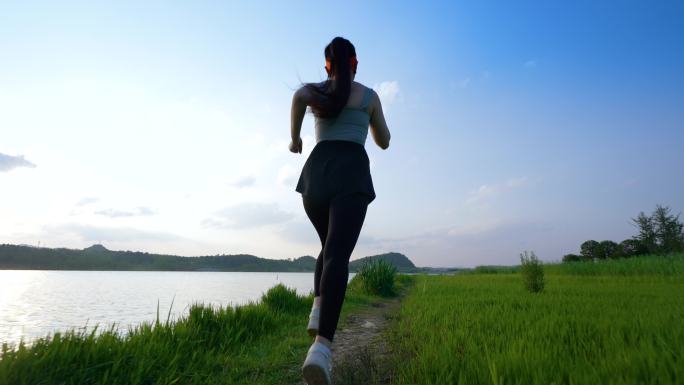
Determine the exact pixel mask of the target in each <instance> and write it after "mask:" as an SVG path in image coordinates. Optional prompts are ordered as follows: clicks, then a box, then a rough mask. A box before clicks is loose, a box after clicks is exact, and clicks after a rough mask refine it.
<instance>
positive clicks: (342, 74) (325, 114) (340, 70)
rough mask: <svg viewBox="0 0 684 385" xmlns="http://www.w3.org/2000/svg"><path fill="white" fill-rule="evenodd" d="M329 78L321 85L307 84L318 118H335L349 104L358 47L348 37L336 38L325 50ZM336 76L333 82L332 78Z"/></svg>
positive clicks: (312, 106)
mask: <svg viewBox="0 0 684 385" xmlns="http://www.w3.org/2000/svg"><path fill="white" fill-rule="evenodd" d="M323 53H324V55H325V61H326V68H328V79H327V80H326V81H325V82H324V83H323V85H322V86H319V85H317V84H315V83H308V84H306V85H305V87H307V88H308V89H310V90H311V91H313V92H312V94H313V95H314V97H313V98H312V99H313V100H312V102H311V110H312V111H313V114H314V115H315V116H316V117H318V118H334V117H337V115H339V114H340V112H341V111H342V109H343V108H344V106H346V105H347V101H348V100H349V94H350V93H351V73H350V72H351V70H354V72H356V63H357V61H356V49H355V48H354V45H353V44H352V43H351V42H350V41H349V40H347V39H345V38H342V37H336V38H334V39H333V40H332V41H331V42H330V44H328V45H327V46H326V47H325V50H324V51H323ZM332 77H335V83H334V84H333V83H332V81H331V78H332Z"/></svg>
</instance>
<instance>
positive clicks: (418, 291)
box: [388, 255, 684, 385]
mask: <svg viewBox="0 0 684 385" xmlns="http://www.w3.org/2000/svg"><path fill="white" fill-rule="evenodd" d="M545 269H546V271H547V273H546V288H545V290H544V292H542V293H539V294H532V293H529V292H527V291H526V290H524V288H523V283H522V278H521V276H520V274H519V273H515V272H513V273H512V272H510V271H516V270H510V271H508V272H506V271H501V270H500V269H481V270H480V274H478V271H477V270H476V271H475V272H473V273H472V274H457V275H453V276H419V277H417V280H416V284H415V286H414V287H413V289H412V290H411V292H410V294H409V295H408V296H407V297H406V298H405V299H404V300H403V303H402V307H401V310H400V313H399V314H398V315H397V318H396V319H395V321H394V323H393V326H392V328H391V330H389V332H388V336H389V337H388V338H389V339H390V342H391V345H392V347H393V350H394V357H393V359H394V360H396V363H397V364H396V368H397V378H396V381H395V382H393V383H395V384H434V385H443V384H521V385H522V384H524V385H532V384H649V385H651V384H682V383H684V255H677V256H673V257H641V258H633V259H629V260H627V259H626V260H615V261H606V262H602V263H575V264H559V265H551V266H546V267H545ZM482 272H486V273H488V274H482ZM492 273H495V274H492Z"/></svg>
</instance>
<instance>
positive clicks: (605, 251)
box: [599, 241, 620, 259]
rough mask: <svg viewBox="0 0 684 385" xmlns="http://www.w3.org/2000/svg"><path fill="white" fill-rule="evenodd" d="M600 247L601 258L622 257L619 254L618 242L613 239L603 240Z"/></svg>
mask: <svg viewBox="0 0 684 385" xmlns="http://www.w3.org/2000/svg"><path fill="white" fill-rule="evenodd" d="M599 249H600V253H601V257H600V258H601V259H607V258H611V259H612V258H619V257H620V255H619V254H618V252H619V250H620V248H619V247H618V244H617V243H615V242H613V241H601V243H600V247H599Z"/></svg>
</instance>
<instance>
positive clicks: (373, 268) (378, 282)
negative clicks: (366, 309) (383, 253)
mask: <svg viewBox="0 0 684 385" xmlns="http://www.w3.org/2000/svg"><path fill="white" fill-rule="evenodd" d="M396 275H397V268H396V267H394V265H392V264H391V263H389V262H387V261H384V260H382V259H372V260H370V261H368V262H365V263H364V264H363V265H361V268H360V269H359V271H358V272H357V273H356V276H357V277H360V279H361V284H362V287H363V290H364V291H365V292H366V293H368V294H373V295H380V296H383V297H389V296H392V295H394V294H395V287H394V277H395V276H396Z"/></svg>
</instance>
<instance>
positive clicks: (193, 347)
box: [0, 279, 406, 385]
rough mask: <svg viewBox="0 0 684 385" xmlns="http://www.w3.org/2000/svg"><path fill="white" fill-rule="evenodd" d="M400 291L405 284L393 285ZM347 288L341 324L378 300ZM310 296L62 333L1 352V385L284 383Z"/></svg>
mask: <svg viewBox="0 0 684 385" xmlns="http://www.w3.org/2000/svg"><path fill="white" fill-rule="evenodd" d="M398 282H399V285H402V284H405V283H406V280H405V279H398ZM361 286H362V283H361V282H360V280H358V279H355V280H352V282H350V284H349V286H348V290H347V297H346V300H345V303H344V306H343V309H342V316H341V319H342V323H343V322H344V321H343V320H344V318H346V316H347V315H348V314H350V313H353V312H355V311H357V310H358V309H359V308H360V307H363V306H366V305H368V304H370V303H371V302H373V301H376V300H377V299H379V298H378V297H375V296H371V295H368V294H366V293H364V291H363V290H362V288H361ZM312 301H313V296H312V295H309V296H300V295H297V294H296V292H295V291H294V290H293V289H289V288H286V287H284V286H282V285H277V286H275V287H273V288H271V289H270V290H269V291H268V292H267V293H265V294H264V295H263V296H262V298H261V300H260V301H258V302H254V303H250V304H248V305H245V306H239V307H235V308H233V307H209V306H204V305H201V304H196V305H194V306H192V307H191V309H190V311H189V313H188V315H187V316H185V317H182V318H180V319H178V320H176V321H169V320H168V319H167V320H166V321H161V320H159V319H158V320H157V322H152V323H145V324H141V325H139V326H137V327H134V328H132V329H130V330H128V331H127V332H126V333H124V334H121V333H117V332H116V331H115V330H114V329H113V328H109V329H107V330H104V331H102V330H100V331H97V330H95V331H91V332H84V331H68V332H65V333H55V334H53V335H50V336H48V337H46V338H42V339H38V340H36V341H34V343H33V344H31V346H25V345H20V346H19V347H16V348H13V347H9V346H7V345H3V347H2V352H0V385H23V384H26V385H28V384H41V385H49V384H73V385H77V384H78V385H81V384H89V385H90V384H103V385H104V384H107V385H116V384H122V385H123V384H126V385H131V384H260V385H269V384H274V385H275V384H279V385H280V384H288V383H296V382H297V381H300V380H301V374H300V371H299V368H300V366H301V364H302V362H303V360H304V357H305V356H306V350H307V349H308V347H309V345H310V344H311V342H312V339H311V338H310V337H309V336H308V335H307V334H306V322H307V317H308V314H309V309H310V308H311V305H312Z"/></svg>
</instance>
